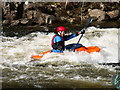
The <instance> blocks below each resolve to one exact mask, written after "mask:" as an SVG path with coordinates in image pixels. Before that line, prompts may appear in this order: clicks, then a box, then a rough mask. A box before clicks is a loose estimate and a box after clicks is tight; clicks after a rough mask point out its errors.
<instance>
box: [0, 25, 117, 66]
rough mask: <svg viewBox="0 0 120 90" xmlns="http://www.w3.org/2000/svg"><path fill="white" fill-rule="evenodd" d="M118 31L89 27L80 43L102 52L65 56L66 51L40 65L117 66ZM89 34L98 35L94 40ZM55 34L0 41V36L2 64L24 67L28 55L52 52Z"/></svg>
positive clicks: (48, 56)
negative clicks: (108, 64) (63, 63)
mask: <svg viewBox="0 0 120 90" xmlns="http://www.w3.org/2000/svg"><path fill="white" fill-rule="evenodd" d="M118 30H119V29H117V28H108V29H99V28H95V27H90V28H88V29H87V31H86V34H84V36H83V37H82V39H81V41H80V43H82V44H83V45H84V46H98V47H100V48H101V51H100V52H99V53H98V52H94V53H91V54H88V53H86V52H79V53H75V52H68V51H65V53H64V55H56V54H46V55H45V57H44V58H43V62H47V61H50V62H53V61H59V60H63V61H67V62H71V63H76V64H77V63H80V62H87V63H103V62H104V63H117V62H118ZM92 32H97V33H96V34H95V36H93V33H92ZM53 35H54V34H53V33H50V34H48V35H45V34H44V33H40V32H37V33H31V34H29V35H27V36H25V37H22V38H19V39H18V38H16V37H14V38H13V37H3V36H1V43H0V44H1V46H2V47H0V51H1V53H0V54H1V55H0V56H1V57H0V58H1V59H2V62H11V63H17V62H18V63H19V64H20V63H21V64H23V63H25V62H28V61H30V59H31V58H30V57H31V55H35V54H38V53H41V52H45V51H48V50H50V49H51V38H52V36H53ZM78 39H79V36H78V37H75V38H73V39H71V40H69V41H66V45H67V44H71V43H76V42H77V41H78Z"/></svg>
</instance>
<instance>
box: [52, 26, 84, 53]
mask: <svg viewBox="0 0 120 90" xmlns="http://www.w3.org/2000/svg"><path fill="white" fill-rule="evenodd" d="M65 32H66V28H65V27H63V26H59V27H57V29H56V30H55V35H54V36H53V38H52V43H51V44H52V50H51V52H58V53H63V51H64V50H65V49H66V47H65V41H67V40H70V39H72V38H74V37H76V36H78V35H79V34H84V33H85V30H81V31H80V32H77V33H76V34H71V35H65Z"/></svg>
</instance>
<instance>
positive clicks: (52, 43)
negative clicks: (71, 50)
mask: <svg viewBox="0 0 120 90" xmlns="http://www.w3.org/2000/svg"><path fill="white" fill-rule="evenodd" d="M56 36H57V35H54V36H53V38H52V42H51V46H53V45H55V43H54V38H55V37H56ZM61 38H62V37H61ZM61 46H62V47H64V46H65V44H64V38H62V45H61Z"/></svg>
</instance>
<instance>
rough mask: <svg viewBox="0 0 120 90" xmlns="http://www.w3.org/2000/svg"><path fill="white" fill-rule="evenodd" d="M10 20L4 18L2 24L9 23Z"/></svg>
mask: <svg viewBox="0 0 120 90" xmlns="http://www.w3.org/2000/svg"><path fill="white" fill-rule="evenodd" d="M9 24H10V23H9V20H3V22H2V25H9Z"/></svg>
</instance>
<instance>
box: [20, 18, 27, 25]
mask: <svg viewBox="0 0 120 90" xmlns="http://www.w3.org/2000/svg"><path fill="white" fill-rule="evenodd" d="M28 22H29V20H28V19H27V18H25V19H21V20H20V23H21V24H24V25H26V24H27V23H28Z"/></svg>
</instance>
